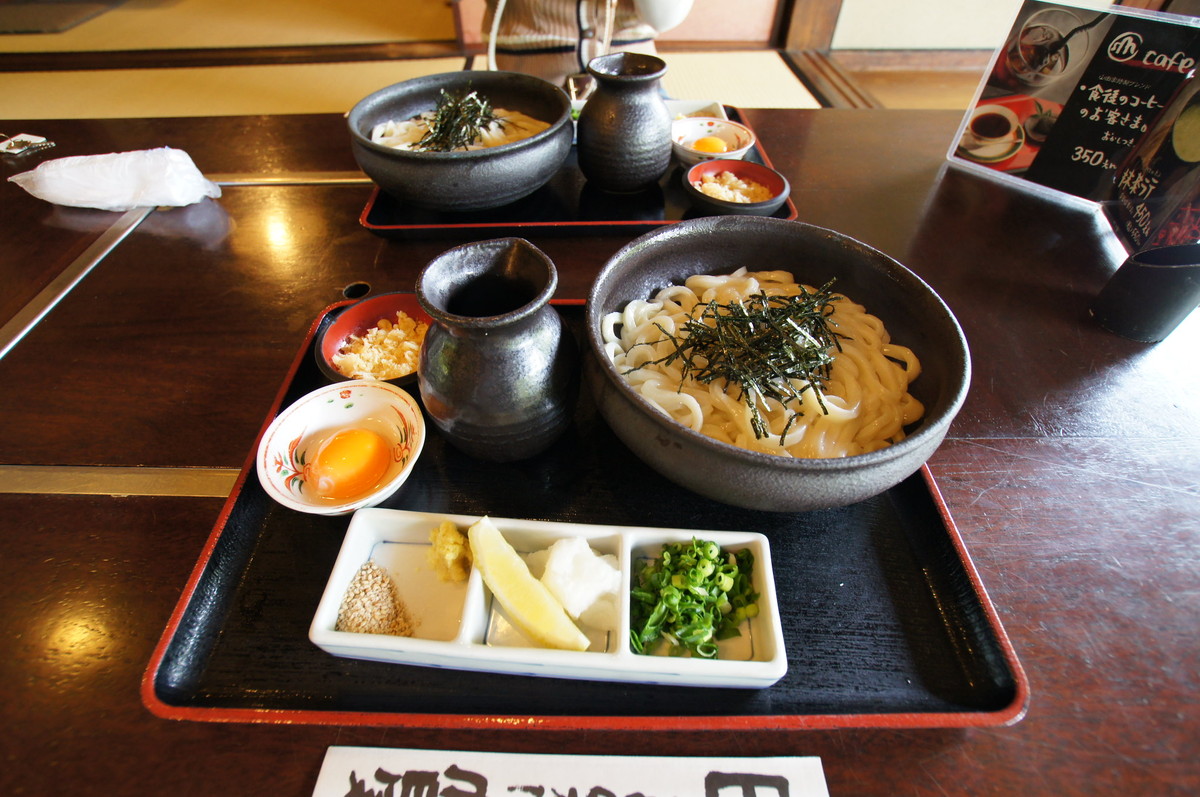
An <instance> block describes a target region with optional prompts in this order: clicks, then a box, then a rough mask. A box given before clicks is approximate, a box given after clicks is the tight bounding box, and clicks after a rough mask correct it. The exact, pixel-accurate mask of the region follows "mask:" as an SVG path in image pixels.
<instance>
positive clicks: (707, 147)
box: [671, 116, 756, 166]
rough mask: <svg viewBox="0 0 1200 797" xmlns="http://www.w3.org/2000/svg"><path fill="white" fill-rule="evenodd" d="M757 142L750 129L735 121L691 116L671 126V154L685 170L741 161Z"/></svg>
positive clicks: (677, 120)
mask: <svg viewBox="0 0 1200 797" xmlns="http://www.w3.org/2000/svg"><path fill="white" fill-rule="evenodd" d="M755 141H756V138H755V135H754V132H753V131H752V130H751V129H750V128H748V127H746V126H745V125H743V124H739V123H738V122H735V121H733V120H731V119H719V118H716V117H704V116H689V117H685V118H682V119H676V120H675V121H673V122H672V123H671V151H672V152H673V153H674V155H675V158H676V159H677V160H678V161H679V162H680V163H682V164H683V165H685V166H692V165H694V164H697V163H701V162H703V161H710V160H741V159H742V158H744V157H746V153H747V152H749V151H750V148H751V147H753V146H754V143H755Z"/></svg>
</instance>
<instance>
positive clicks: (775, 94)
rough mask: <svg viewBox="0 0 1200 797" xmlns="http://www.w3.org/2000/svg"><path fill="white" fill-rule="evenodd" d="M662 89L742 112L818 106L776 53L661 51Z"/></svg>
mask: <svg viewBox="0 0 1200 797" xmlns="http://www.w3.org/2000/svg"><path fill="white" fill-rule="evenodd" d="M659 55H660V56H662V58H663V60H664V61H666V62H667V75H666V77H665V78H663V86H664V88H665V89H666V90H667V94H669V95H670V96H672V97H675V98H676V99H681V100H718V101H720V102H723V103H725V104H726V105H734V106H737V107H739V108H820V107H821V103H819V102H818V101H817V99H816V98H815V97H813V95H812V94H810V93H809V91H808V89H806V88H805V87H804V84H803V83H801V82H800V81H799V80H798V79H797V78H796V76H795V75H794V74H793V73H792V70H791V69H790V68H789V67H788V65H787V64H785V63H784V62H783V59H782V58H781V57H780V56H779V54H778V53H776V52H775V51H774V50H744V51H741V50H739V51H733V52H701V53H697V52H679V53H675V52H668V53H662V52H660V53H659Z"/></svg>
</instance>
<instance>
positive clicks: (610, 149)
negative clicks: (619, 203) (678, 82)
mask: <svg viewBox="0 0 1200 797" xmlns="http://www.w3.org/2000/svg"><path fill="white" fill-rule="evenodd" d="M587 69H588V73H589V74H591V75H592V76H593V77H594V78H595V79H596V90H595V92H594V93H593V94H592V96H591V97H590V98H589V99H588V101H587V103H586V104H585V105H584V106H583V110H582V111H580V113H579V125H578V128H577V131H576V135H577V143H576V154H577V155H578V157H579V170H580V171H582V172H583V176H584V177H586V178H587V180H588V184H589V185H593V186H595V187H597V188H601V189H604V190H605V191H614V192H622V193H625V192H633V191H640V190H641V189H643V188H646V187H647V186H649V185H651V184H652V183H655V182H657V181H658V178H660V177H662V176H663V174H665V173H666V171H667V168H668V167H669V166H670V165H671V113H670V111H668V110H667V104H666V102H665V101H664V100H663V98H662V95H661V94H660V93H659V90H658V83H659V80H660V79H661V78H662V76H663V75H664V74H665V73H666V71H667V65H666V63H665V62H663V60H662V59H661V58H655V57H654V56H652V55H642V54H639V53H613V54H612V55H602V56H600V57H599V58H593V59H592V61H591V62H590V63H589V64H588V67H587Z"/></svg>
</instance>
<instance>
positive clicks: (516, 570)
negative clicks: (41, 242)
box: [467, 517, 590, 650]
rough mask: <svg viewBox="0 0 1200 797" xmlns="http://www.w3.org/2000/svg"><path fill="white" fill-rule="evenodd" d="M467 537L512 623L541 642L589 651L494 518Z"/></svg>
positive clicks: (481, 522)
mask: <svg viewBox="0 0 1200 797" xmlns="http://www.w3.org/2000/svg"><path fill="white" fill-rule="evenodd" d="M467 539H468V541H469V542H470V544H471V556H472V558H473V559H474V561H475V567H477V568H479V574H480V575H481V576H483V583H484V584H487V587H488V589H490V590H491V591H492V595H494V596H495V597H496V600H498V601H500V605H501V606H503V607H504V611H505V612H507V614H508V619H509V620H511V621H512V623H513V625H515V626H516V627H517V628H519V629H520V630H521V631H522V632H524V634H525V635H526V636H528V637H529V638H530V639H532V640H533V641H534V642H536V643H538V644H539V645H544V646H545V647H548V648H559V649H562V650H587V647H588V645H589V644H590V643H589V642H588V638H587V637H586V636H585V635H584V634H583V632H582V631H580V630H579V628H578V627H577V626H576V625H575V623H574V622H572V621H571V618H570V617H568V616H567V612H566V610H564V609H563V607H562V604H561V603H559V602H558V600H557V599H555V597H554V596H553V595H551V594H550V590H548V589H546V585H545V584H543V583H542V582H540V581H538V580H537V579H536V578H534V577H533V574H531V573H530V572H529V568H528V567H527V566H526V564H525V561H524V560H523V559H521V555H520V554H518V553H517V551H516V549H514V548H513V547H512V546H511V545H509V544H508V540H506V539H504V535H502V534H501V533H500V530H499V529H498V528H496V524H494V523H493V522H492V521H491V518H488V517H483V518H481V519H480V520H479V521H478V522H477V523H475V524H474V525H473V526H471V528H470V529H468V530H467Z"/></svg>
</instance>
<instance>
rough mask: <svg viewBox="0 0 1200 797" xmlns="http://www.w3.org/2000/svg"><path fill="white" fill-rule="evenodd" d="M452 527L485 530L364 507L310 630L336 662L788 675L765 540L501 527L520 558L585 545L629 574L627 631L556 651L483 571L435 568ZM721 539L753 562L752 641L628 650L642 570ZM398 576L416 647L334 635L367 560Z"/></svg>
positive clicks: (619, 673)
mask: <svg viewBox="0 0 1200 797" xmlns="http://www.w3.org/2000/svg"><path fill="white" fill-rule="evenodd" d="M447 519H449V520H453V521H454V522H455V523H456V524H457V525H458V527H459V530H461V531H462V532H463V533H464V534H465V533H466V530H467V529H468V528H469V527H470V526H471V524H473V523H475V522H476V521H478V520H479V518H478V517H473V516H466V515H443V514H437V513H425V512H405V511H400V510H394V509H360V510H358V511H357V512H355V513H354V515H353V517H352V518H351V520H350V527H349V529H347V531H346V537H345V540H344V541H343V543H342V548H341V551H340V553H339V554H338V558H337V562H336V563H335V565H334V568H333V572H332V574H331V575H330V577H329V583H328V584H327V585H326V587H325V592H324V594H323V595H322V596H321V602H320V604H319V605H318V607H317V612H316V615H315V617H314V618H313V622H312V626H311V627H310V629H309V639H310V640H312V642H313V644H315V645H317V646H318V647H319V648H321V649H322V650H325V651H326V652H328V653H332V654H333V655H335V656H345V657H349V658H357V659H372V660H376V661H388V662H395V663H400V664H414V665H420V666H428V667H448V668H452V669H460V670H481V671H490V672H502V673H512V674H517V675H535V676H542V677H549V678H581V679H589V680H598V681H636V682H639V683H661V684H674V685H690V686H719V687H742V688H762V687H767V686H770V685H771V684H773V683H775V682H776V681H778V680H779V679H780V678H782V677H783V675H784V673H785V672H786V671H787V656H786V655H785V653H784V647H783V633H782V629H781V627H780V622H779V606H778V603H777V601H776V597H775V580H774V577H773V575H772V570H771V552H770V548H769V546H768V544H767V539H766V537H764V536H763V535H761V534H754V533H751V532H729V531H693V530H689V529H657V528H640V527H625V526H600V525H585V524H577V523H557V522H546V521H536V520H512V519H506V518H492V521H493V523H495V525H496V527H497V528H498V529H499V530H500V532H501V533H502V534H503V535H504V537H505V539H506V540H508V542H509V544H511V545H512V546H513V547H514V548H516V549H517V551H518V552H520V553H522V554H523V555H524V554H529V553H533V552H535V551H539V550H544V549H546V548H548V547H549V546H550V545H551V544H552V543H554V542H555V541H556V540H559V539H562V538H564V537H583V538H585V539H587V541H588V544H589V545H590V546H591V547H592V548H593V549H594V550H595V551H596V552H597V553H599V554H601V555H605V554H611V555H613V556H615V557H616V559H617V562H618V566H619V569H620V571H621V573H622V576H623V581H624V589H622V590H621V592H620V599H621V605H620V611H619V616H620V620H619V626H618V627H617V628H614V629H611V630H609V631H607V632H605V631H590V629H587V628H584V629H583V630H584V631H585V632H588V638H589V639H590V641H591V646H590V648H589V649H588V650H586V651H572V650H551V649H547V648H543V647H539V646H537V645H536V644H535V643H533V642H530V641H529V640H528V639H527V638H526V637H525V636H524V635H523V634H521V632H520V631H518V630H517V629H515V628H513V627H512V626H511V625H510V624H509V623H508V622H507V620H506V619H505V617H504V614H503V610H502V609H501V608H500V606H499V604H498V603H496V602H494V601H493V600H492V596H491V593H490V592H489V591H488V589H487V588H486V587H485V586H484V583H483V579H482V577H481V576H480V574H479V571H478V570H476V569H472V570H471V574H470V576H469V577H468V578H467V580H466V581H464V582H457V583H450V582H445V581H442V580H441V579H440V578H439V577H438V575H437V573H435V571H434V570H433V567H432V566H431V565H430V564H429V562H428V558H427V557H428V552H429V550H430V547H431V543H430V541H429V533H430V531H431V530H433V529H434V528H435V527H437V525H438V524H439V523H441V522H442V521H444V520H447ZM693 537H696V538H699V539H703V540H711V541H713V542H715V543H717V544H718V545H720V546H721V547H722V548H725V549H727V550H733V551H736V550H739V549H742V548H748V549H750V550H751V552H752V553H753V554H754V573H753V583H754V588H755V590H756V591H757V592H758V593H759V599H758V605H759V613H758V615H757V616H756V617H754V618H752V619H750V620H748V621H747V622H745V623H743V624H742V626H741V627H740V630H741V636H740V637H734V638H732V639H728V640H723V641H722V642H721V643H720V650H719V653H718V658H717V659H715V660H714V659H700V658H689V657H679V656H666V655H650V656H647V655H639V654H637V653H634V652H633V651H632V650H631V649H630V647H629V641H628V640H629V602H630V597H629V583H630V578H631V574H632V572H633V567H632V563H633V562H635V561H637V560H638V559H641V558H646V557H656V556H658V555H659V553H660V552H661V550H662V546H663V544H664V543H668V542H687V541H689V540H691V539H692V538H693ZM369 560H372V561H374V562H375V564H376V565H378V566H379V567H381V568H383V569H385V570H387V571H388V572H389V573H390V574H391V576H392V580H393V581H394V582H395V584H396V588H397V591H398V592H399V596H400V600H401V601H402V602H403V603H404V604H405V606H406V607H407V609H408V611H409V614H410V615H411V616H412V618H413V620H414V621H415V623H416V627H415V629H414V631H413V635H412V636H409V637H401V636H391V635H386V634H359V633H351V632H345V631H335V630H334V627H335V625H336V623H337V616H338V609H339V607H340V606H341V603H342V599H343V597H344V595H345V593H346V588H347V587H348V586H349V584H350V581H351V579H353V578H354V575H355V573H357V572H358V570H359V568H360V567H361V566H362V565H363V564H365V563H366V562H367V561H369Z"/></svg>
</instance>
